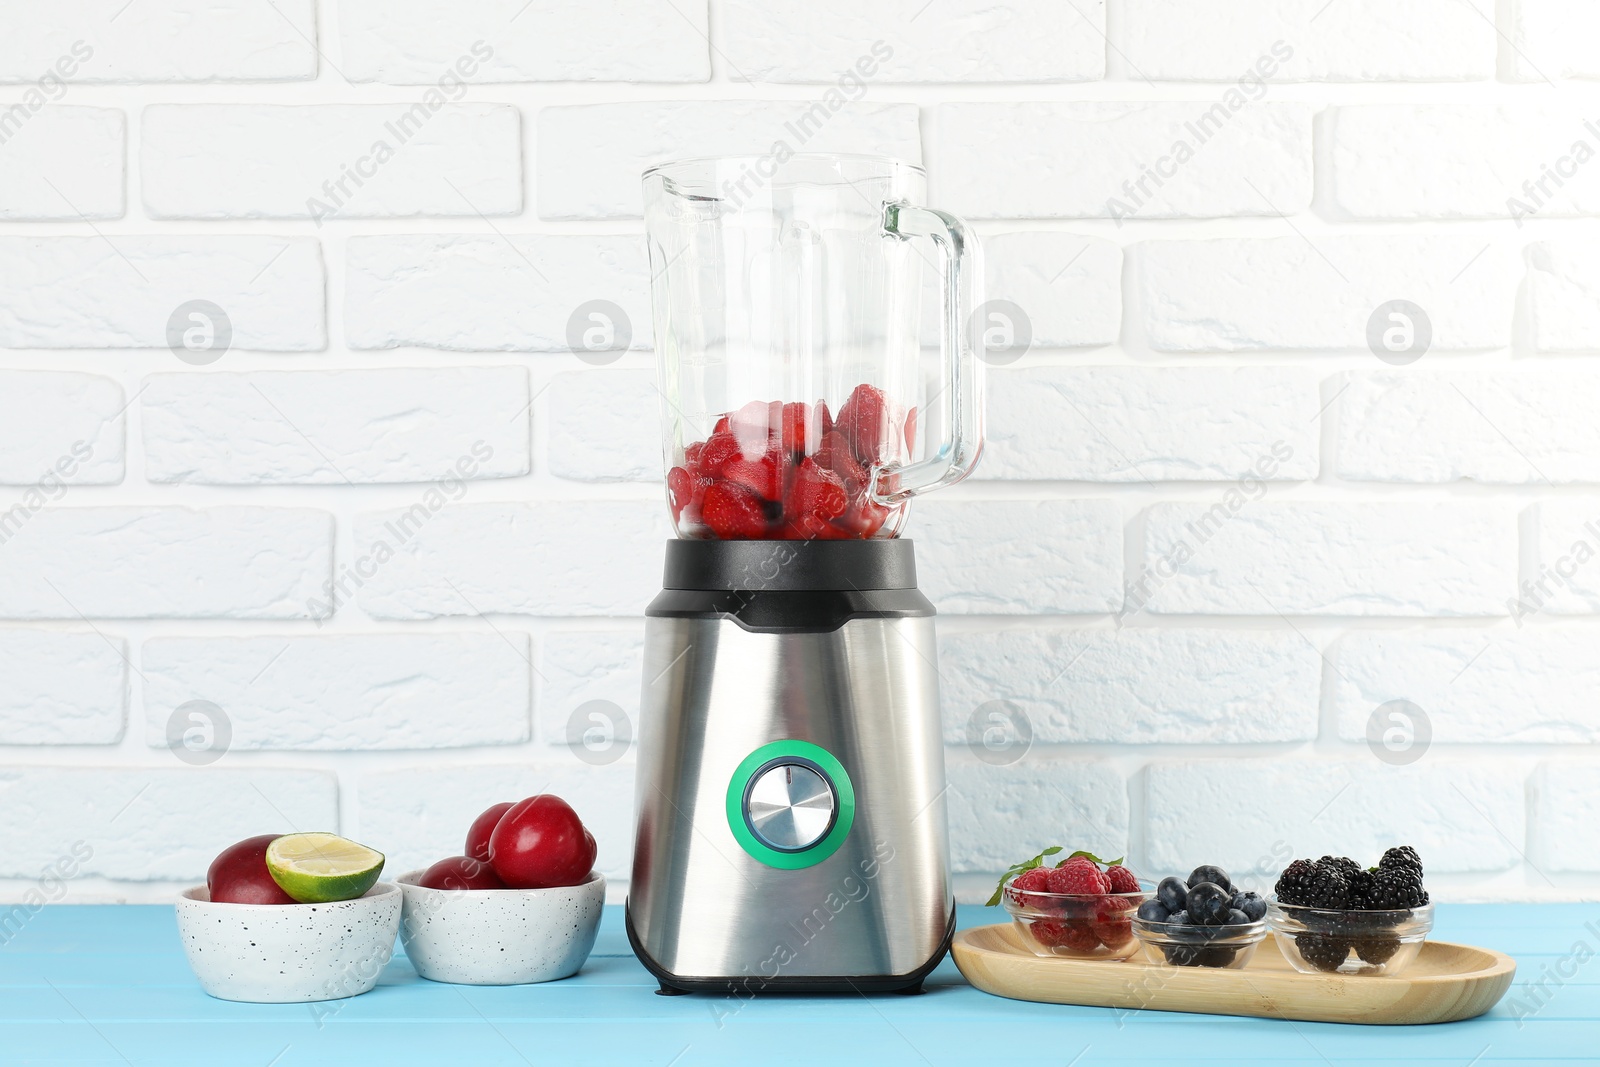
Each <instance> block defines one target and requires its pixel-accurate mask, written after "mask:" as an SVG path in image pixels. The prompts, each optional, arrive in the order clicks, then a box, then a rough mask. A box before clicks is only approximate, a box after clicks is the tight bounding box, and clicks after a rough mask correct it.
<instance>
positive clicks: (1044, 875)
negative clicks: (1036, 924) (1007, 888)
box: [1011, 867, 1050, 907]
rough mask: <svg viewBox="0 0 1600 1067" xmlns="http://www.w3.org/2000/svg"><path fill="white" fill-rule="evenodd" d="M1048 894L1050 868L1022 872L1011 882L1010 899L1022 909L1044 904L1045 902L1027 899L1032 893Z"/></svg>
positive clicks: (1036, 868)
mask: <svg viewBox="0 0 1600 1067" xmlns="http://www.w3.org/2000/svg"><path fill="white" fill-rule="evenodd" d="M1048 892H1050V868H1048V867H1035V868H1033V869H1032V870H1029V871H1023V872H1022V873H1021V874H1019V875H1017V876H1016V878H1014V879H1013V880H1012V882H1011V899H1012V901H1013V902H1015V903H1017V904H1021V905H1022V906H1023V907H1037V906H1038V905H1041V904H1044V903H1045V901H1042V900H1041V901H1038V902H1035V901H1033V900H1030V899H1029V898H1030V897H1031V896H1032V894H1034V893H1048Z"/></svg>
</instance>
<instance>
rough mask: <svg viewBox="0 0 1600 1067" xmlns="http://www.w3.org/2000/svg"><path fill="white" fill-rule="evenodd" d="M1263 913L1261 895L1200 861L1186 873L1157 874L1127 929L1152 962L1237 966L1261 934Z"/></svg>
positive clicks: (1244, 962)
mask: <svg viewBox="0 0 1600 1067" xmlns="http://www.w3.org/2000/svg"><path fill="white" fill-rule="evenodd" d="M1266 914H1267V902H1266V901H1265V900H1262V899H1261V897H1260V896H1258V895H1257V894H1255V893H1252V892H1247V891H1245V890H1242V889H1239V888H1238V887H1237V886H1235V885H1234V884H1233V880H1232V879H1231V878H1230V877H1229V876H1228V872H1227V871H1225V870H1223V869H1222V868H1221V867H1217V866H1215V865H1212V864H1205V865H1203V866H1200V867H1196V868H1195V869H1194V870H1193V871H1192V872H1190V874H1189V877H1187V878H1180V877H1177V876H1176V875H1174V876H1172V877H1169V878H1163V879H1161V881H1160V882H1159V883H1157V885H1156V891H1155V893H1154V895H1152V896H1151V897H1150V899H1149V900H1147V901H1145V902H1144V903H1143V904H1141V905H1139V910H1138V911H1137V912H1136V913H1135V914H1134V918H1133V933H1134V936H1135V937H1137V938H1138V939H1139V941H1140V943H1141V944H1143V945H1144V952H1145V956H1146V957H1147V958H1148V959H1149V960H1150V962H1152V963H1165V964H1169V965H1171V966H1174V967H1216V968H1234V969H1237V968H1240V967H1244V966H1246V965H1247V964H1248V963H1249V962H1250V958H1251V957H1252V956H1254V955H1255V952H1256V946H1257V945H1259V944H1261V942H1262V940H1263V939H1264V938H1265V937H1266V936H1267V924H1266V922H1265V921H1264V918H1265V916H1266Z"/></svg>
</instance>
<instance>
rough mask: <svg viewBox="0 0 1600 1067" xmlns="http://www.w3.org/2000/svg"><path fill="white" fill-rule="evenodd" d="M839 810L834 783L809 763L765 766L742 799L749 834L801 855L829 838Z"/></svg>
mask: <svg viewBox="0 0 1600 1067" xmlns="http://www.w3.org/2000/svg"><path fill="white" fill-rule="evenodd" d="M838 809H839V799H838V797H837V796H836V795H835V793H834V789H833V783H832V782H830V781H829V780H828V777H827V775H825V774H823V773H822V771H821V770H820V769H819V768H817V767H815V766H812V765H810V764H809V763H796V762H787V761H775V762H773V763H771V764H768V765H767V766H766V767H763V768H762V769H761V770H759V771H757V772H756V775H755V777H754V778H752V779H751V780H750V788H749V790H748V791H747V792H746V793H745V800H744V817H745V822H746V823H747V824H748V825H749V827H750V832H751V833H753V834H755V835H756V838H757V839H758V840H760V841H761V843H762V844H764V845H766V846H767V847H768V848H772V849H776V850H778V851H779V852H802V851H804V850H806V849H808V848H810V847H811V846H812V845H815V844H816V843H817V842H818V841H821V840H822V839H823V838H824V837H826V836H828V831H829V830H831V829H832V828H833V821H834V818H835V816H836V815H837V813H838Z"/></svg>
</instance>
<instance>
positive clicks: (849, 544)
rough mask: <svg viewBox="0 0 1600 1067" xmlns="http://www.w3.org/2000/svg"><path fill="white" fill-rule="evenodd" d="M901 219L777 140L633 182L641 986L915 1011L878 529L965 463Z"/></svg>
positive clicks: (919, 740)
mask: <svg viewBox="0 0 1600 1067" xmlns="http://www.w3.org/2000/svg"><path fill="white" fill-rule="evenodd" d="M924 199H925V177H924V175H923V172H922V170H921V168H919V167H916V166H913V165H911V164H909V163H905V162H901V161H897V160H891V159H877V158H869V157H849V156H819V155H791V154H789V153H788V152H787V150H786V148H785V146H784V145H783V144H782V142H779V143H778V144H776V145H774V151H773V153H772V154H769V155H766V156H760V157H746V158H730V159H696V160H683V161H677V162H671V163H663V164H661V165H659V166H656V167H653V168H651V169H650V170H648V171H646V172H645V174H644V204H645V225H646V231H647V236H648V241H649V247H650V263H651V271H652V280H651V293H652V300H653V310H654V317H655V342H656V352H657V358H658V361H659V376H660V391H661V395H662V414H663V428H664V451H665V457H666V463H667V497H668V505H669V507H670V508H671V511H672V519H673V524H674V529H675V531H676V533H677V538H676V539H674V540H672V541H669V542H668V543H667V551H666V566H665V580H664V582H663V589H662V591H661V593H660V595H659V596H657V597H656V598H655V600H654V601H652V602H651V604H650V606H649V608H648V609H647V610H646V612H645V616H646V621H645V653H644V658H645V664H644V687H643V700H642V704H641V709H640V718H641V721H640V729H639V756H638V769H637V780H636V786H635V789H636V796H635V817H636V834H635V842H634V856H633V876H632V880H631V882H630V886H629V892H628V902H627V910H626V915H627V930H628V937H629V940H630V942H631V944H632V946H633V949H634V952H635V953H636V954H637V955H638V957H639V959H640V960H641V961H642V962H643V963H644V965H645V966H646V967H647V968H648V969H649V970H650V971H651V972H652V974H653V975H654V976H655V977H656V979H657V980H658V981H659V983H660V986H661V992H663V993H683V992H694V991H712V990H715V991H723V992H727V991H733V992H736V993H740V994H745V993H761V992H789V991H871V990H880V991H888V990H895V991H902V992H915V991H920V989H921V985H922V980H923V978H924V977H925V976H926V975H927V973H928V972H929V971H931V970H932V969H933V968H934V966H936V965H937V964H938V962H939V960H940V959H941V958H942V957H943V955H944V954H945V952H946V951H947V949H948V948H949V944H950V938H951V936H952V935H953V933H954V930H955V901H954V896H953V894H952V891H951V884H950V872H949V844H948V833H947V829H946V825H945V801H944V789H945V779H944V752H943V740H942V736H941V731H940V722H939V685H938V671H937V668H936V666H935V656H936V652H935V647H934V628H933V615H934V610H933V605H932V604H931V603H929V601H928V600H927V598H926V597H924V596H923V595H922V594H921V593H920V592H918V590H917V580H916V562H915V559H914V555H913V549H912V543H911V541H910V540H909V539H907V538H904V537H902V536H900V535H901V533H902V531H903V530H904V528H905V525H906V522H907V518H908V511H909V504H910V500H911V498H912V497H913V496H915V495H916V494H918V493H922V492H926V491H928V490H930V489H935V488H938V487H941V486H945V485H950V484H952V483H954V482H956V481H959V480H960V479H961V478H963V477H965V476H966V475H967V474H968V473H970V471H971V470H972V468H973V465H974V464H975V463H976V462H977V459H978V454H979V451H980V448H981V444H982V430H983V426H982V420H983V394H982V384H983V383H982V369H981V365H980V363H979V362H978V360H977V358H976V356H977V354H978V353H981V351H982V348H981V343H982V342H981V324H979V323H976V322H975V316H974V314H973V313H974V310H975V309H976V306H977V303H978V301H979V299H980V296H979V287H980V285H981V276H982V271H981V265H980V262H979V258H978V249H977V245H976V242H975V240H974V239H973V236H972V235H971V234H970V233H968V232H967V229H966V227H965V226H964V225H963V224H962V222H961V221H960V220H959V219H957V218H955V217H953V216H951V215H948V214H945V213H944V212H941V211H936V210H933V209H931V208H928V207H926V206H923V205H922V201H923V200H924ZM928 280H936V281H937V287H938V289H939V296H938V297H937V299H935V300H932V301H927V303H928V304H929V305H930V307H931V308H932V309H933V310H935V311H936V318H937V320H938V323H939V327H938V330H937V333H938V341H937V344H929V345H926V346H925V345H924V344H923V332H924V331H923V326H924V314H923V309H924V303H925V301H924V282H925V281H928ZM929 332H930V333H932V331H931V330H930V331H929Z"/></svg>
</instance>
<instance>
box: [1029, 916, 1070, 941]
mask: <svg viewBox="0 0 1600 1067" xmlns="http://www.w3.org/2000/svg"><path fill="white" fill-rule="evenodd" d="M1068 929H1069V927H1068V925H1067V924H1066V923H1064V922H1058V921H1056V920H1054V919H1041V920H1039V921H1038V922H1033V923H1029V924H1028V933H1030V934H1032V935H1033V939H1034V940H1035V941H1037V942H1039V944H1041V945H1043V946H1044V947H1045V948H1060V947H1061V946H1062V945H1065V944H1066V943H1067V936H1068V935H1067V930H1068Z"/></svg>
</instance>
